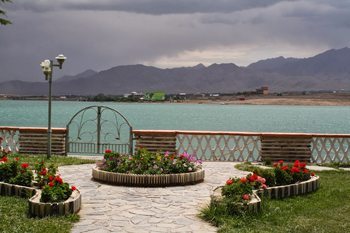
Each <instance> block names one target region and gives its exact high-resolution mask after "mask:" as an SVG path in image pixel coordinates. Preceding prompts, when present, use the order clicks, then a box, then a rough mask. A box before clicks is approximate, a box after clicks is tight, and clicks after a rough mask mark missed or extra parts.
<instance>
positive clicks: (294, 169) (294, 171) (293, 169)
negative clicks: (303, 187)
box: [291, 167, 300, 173]
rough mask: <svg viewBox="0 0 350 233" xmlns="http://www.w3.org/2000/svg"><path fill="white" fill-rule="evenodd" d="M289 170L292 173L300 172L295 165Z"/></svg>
mask: <svg viewBox="0 0 350 233" xmlns="http://www.w3.org/2000/svg"><path fill="white" fill-rule="evenodd" d="M291 172H292V173H298V172H300V170H299V168H297V167H292V169H291Z"/></svg>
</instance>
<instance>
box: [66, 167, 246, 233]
mask: <svg viewBox="0 0 350 233" xmlns="http://www.w3.org/2000/svg"><path fill="white" fill-rule="evenodd" d="M234 165H235V163H231V162H205V163H204V164H203V167H204V169H205V181H204V182H203V183H200V184H196V185H189V186H178V187H166V188H138V187H123V186H113V185H107V184H101V183H99V182H95V181H93V180H91V169H92V168H93V167H94V166H95V165H92V164H85V165H74V166H65V167H60V168H59V171H60V173H61V174H62V176H63V177H64V178H65V181H67V182H69V183H71V184H72V185H75V186H77V187H78V189H79V190H80V191H81V194H82V201H83V203H82V209H81V211H80V212H79V215H80V221H79V222H78V223H76V224H75V225H74V227H73V230H72V232H73V233H75V232H96V233H97V232H99V233H103V232H137V233H142V232H147V233H148V232H216V230H217V229H216V228H215V227H213V226H211V225H210V224H208V223H206V222H204V221H202V220H201V219H200V218H198V217H197V214H198V213H199V211H200V209H201V208H202V207H203V206H205V205H207V204H208V203H209V200H210V194H211V192H212V190H213V189H214V188H215V187H217V186H219V185H223V184H224V182H225V180H226V179H227V178H229V177H230V176H243V175H245V174H247V172H244V171H239V170H237V169H235V168H234Z"/></svg>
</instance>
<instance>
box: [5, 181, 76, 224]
mask: <svg viewBox="0 0 350 233" xmlns="http://www.w3.org/2000/svg"><path fill="white" fill-rule="evenodd" d="M0 195H1V196H17V197H24V198H29V200H28V202H29V214H30V215H31V216H33V217H41V218H42V217H46V216H50V215H66V214H74V213H77V212H78V211H79V210H80V207H81V195H80V192H79V191H78V190H75V191H73V193H72V195H71V196H70V197H69V198H68V199H67V200H66V201H64V202H59V203H44V202H40V197H41V190H40V189H36V188H34V187H26V186H21V185H16V184H9V183H4V182H0Z"/></svg>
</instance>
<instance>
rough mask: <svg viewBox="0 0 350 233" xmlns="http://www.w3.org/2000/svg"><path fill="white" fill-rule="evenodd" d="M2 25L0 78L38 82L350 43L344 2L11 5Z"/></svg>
mask: <svg viewBox="0 0 350 233" xmlns="http://www.w3.org/2000/svg"><path fill="white" fill-rule="evenodd" d="M0 6H1V7H2V8H5V9H6V10H7V15H8V18H9V19H10V20H11V21H12V22H13V24H12V25H9V26H0V81H4V80H15V79H19V80H27V81H42V80H43V79H44V78H43V75H42V74H41V70H40V66H39V63H40V62H41V61H42V60H44V59H48V58H54V57H55V56H57V55H58V54H60V53H63V54H64V55H65V56H66V57H68V60H67V61H66V63H65V65H64V67H63V70H62V71H58V70H55V72H56V73H55V76H54V77H55V78H57V77H60V76H62V75H63V74H76V73H79V72H82V71H84V70H86V69H90V68H91V69H94V70H96V71H100V70H104V69H108V68H111V67H113V66H117V65H125V64H139V63H142V64H146V65H153V66H158V67H164V68H165V67H177V66H192V65H196V64H198V63H203V64H205V65H208V64H211V63H231V62H232V63H235V64H237V65H241V66H245V65H248V64H250V63H252V62H255V61H257V60H259V59H263V58H271V57H277V56H281V55H282V56H285V57H309V56H313V55H315V54H317V53H320V52H323V51H325V50H327V49H330V48H342V47H345V46H350V1H349V0H284V1H278V0H59V1H52V0H13V3H11V4H1V5H0Z"/></svg>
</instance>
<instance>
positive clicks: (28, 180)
mask: <svg viewBox="0 0 350 233" xmlns="http://www.w3.org/2000/svg"><path fill="white" fill-rule="evenodd" d="M28 167H29V164H28V163H22V164H21V165H20V163H19V159H18V158H14V159H13V160H11V161H10V160H9V159H8V157H7V156H3V157H2V158H1V159H0V181H2V182H6V183H12V184H18V185H23V186H32V179H33V172H32V171H31V170H30V169H28Z"/></svg>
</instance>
